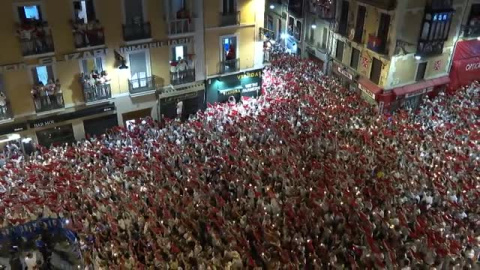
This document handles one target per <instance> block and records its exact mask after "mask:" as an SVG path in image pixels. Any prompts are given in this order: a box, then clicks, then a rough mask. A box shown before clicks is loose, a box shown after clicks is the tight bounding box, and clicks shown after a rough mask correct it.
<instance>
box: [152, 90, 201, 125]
mask: <svg viewBox="0 0 480 270" xmlns="http://www.w3.org/2000/svg"><path fill="white" fill-rule="evenodd" d="M204 98H205V90H202V91H195V92H191V93H186V94H181V95H175V96H171V97H165V98H161V99H160V100H159V101H160V102H159V105H160V113H161V115H162V117H165V118H168V119H175V118H176V117H180V118H181V119H182V120H185V119H188V117H189V116H190V115H192V114H196V113H197V112H198V111H199V110H202V109H203V107H204V106H203V101H204Z"/></svg>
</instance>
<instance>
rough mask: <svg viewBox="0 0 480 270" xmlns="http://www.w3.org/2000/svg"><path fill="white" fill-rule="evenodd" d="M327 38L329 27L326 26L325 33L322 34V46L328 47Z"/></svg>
mask: <svg viewBox="0 0 480 270" xmlns="http://www.w3.org/2000/svg"><path fill="white" fill-rule="evenodd" d="M327 38H328V28H327V27H324V28H323V34H322V48H327Z"/></svg>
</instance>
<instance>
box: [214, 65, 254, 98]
mask: <svg viewBox="0 0 480 270" xmlns="http://www.w3.org/2000/svg"><path fill="white" fill-rule="evenodd" d="M262 75H263V69H256V70H252V71H247V72H241V73H237V74H233V75H229V76H223V77H216V78H211V79H208V80H207V82H206V89H207V90H206V91H207V93H206V102H207V104H208V103H209V104H213V103H216V102H220V103H222V102H227V101H228V100H229V98H230V97H233V98H235V100H236V101H237V102H239V101H240V100H241V97H254V98H255V97H258V96H259V95H261V88H262Z"/></svg>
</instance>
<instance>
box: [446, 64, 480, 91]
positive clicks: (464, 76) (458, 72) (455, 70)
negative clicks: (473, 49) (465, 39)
mask: <svg viewBox="0 0 480 270" xmlns="http://www.w3.org/2000/svg"><path fill="white" fill-rule="evenodd" d="M479 79H480V57H473V58H469V59H464V60H456V61H454V62H453V65H452V70H451V72H450V80H451V82H450V88H451V89H453V90H455V89H458V88H459V87H461V86H463V85H467V84H469V83H471V82H473V81H474V80H479Z"/></svg>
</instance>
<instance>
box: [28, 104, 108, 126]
mask: <svg viewBox="0 0 480 270" xmlns="http://www.w3.org/2000/svg"><path fill="white" fill-rule="evenodd" d="M114 110H115V104H113V103H108V104H103V105H100V106H95V107H89V108H85V109H83V110H78V111H74V112H71V113H65V114H60V115H55V116H52V117H49V118H43V119H37V120H32V121H29V124H30V127H31V128H41V127H45V126H49V125H53V124H56V123H60V122H63V121H68V120H72V119H77V118H82V117H86V116H91V115H96V114H100V113H104V112H110V111H114Z"/></svg>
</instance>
